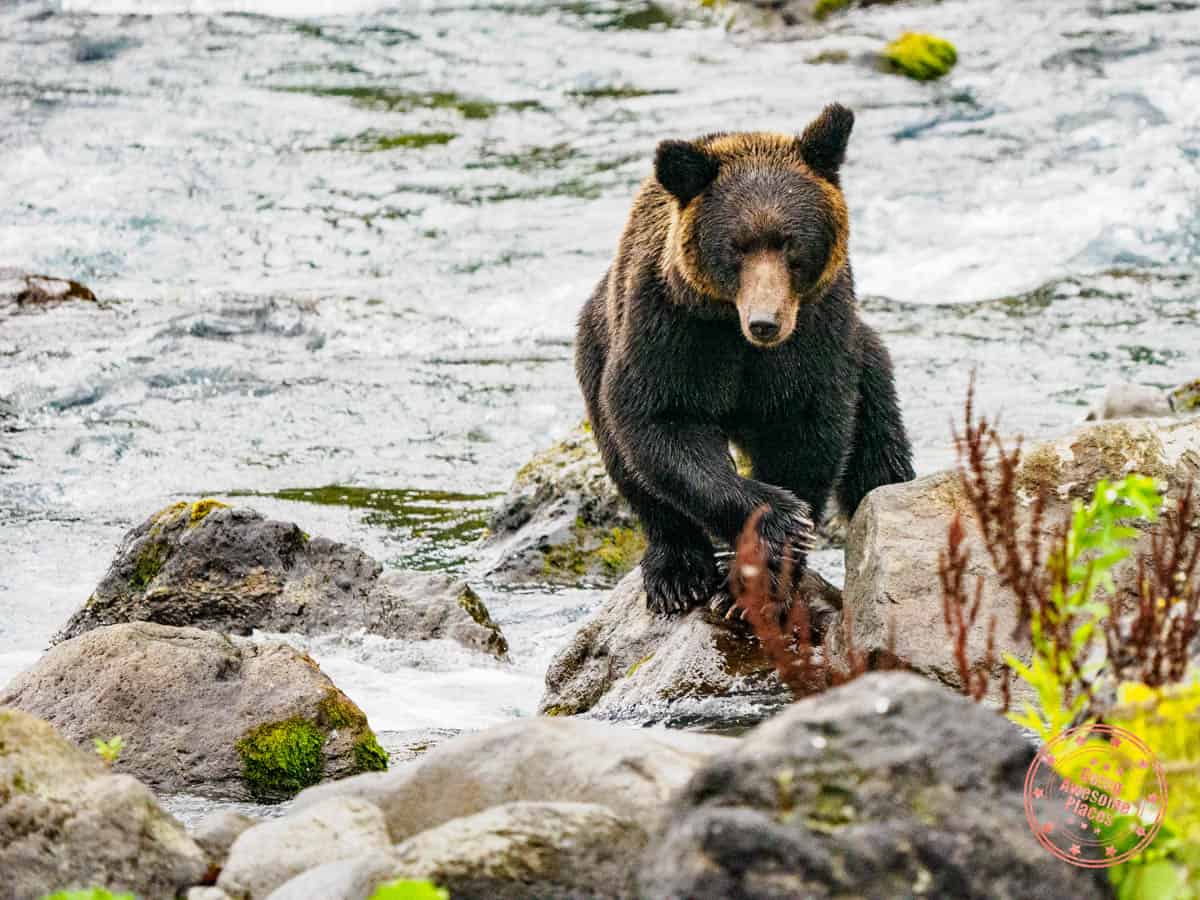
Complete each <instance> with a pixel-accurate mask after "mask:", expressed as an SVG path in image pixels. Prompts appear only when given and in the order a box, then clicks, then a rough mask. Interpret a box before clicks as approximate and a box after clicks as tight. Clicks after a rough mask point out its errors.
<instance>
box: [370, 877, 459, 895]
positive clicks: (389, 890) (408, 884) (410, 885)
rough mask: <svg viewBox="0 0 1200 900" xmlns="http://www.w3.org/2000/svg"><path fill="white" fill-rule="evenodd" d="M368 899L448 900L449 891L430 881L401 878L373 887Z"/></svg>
mask: <svg viewBox="0 0 1200 900" xmlns="http://www.w3.org/2000/svg"><path fill="white" fill-rule="evenodd" d="M370 900H450V893H449V891H447V890H445V889H444V888H440V887H438V886H437V885H436V884H434V883H433V882H431V881H406V880H403V879H401V880H398V881H389V882H387V883H386V884H381V885H380V886H379V887H377V888H375V893H373V894H372V895H371V897H370Z"/></svg>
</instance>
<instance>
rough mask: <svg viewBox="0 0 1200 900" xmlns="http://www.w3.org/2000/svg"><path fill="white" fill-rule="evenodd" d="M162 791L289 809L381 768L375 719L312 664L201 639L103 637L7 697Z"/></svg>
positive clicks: (173, 634) (133, 631) (123, 631)
mask: <svg viewBox="0 0 1200 900" xmlns="http://www.w3.org/2000/svg"><path fill="white" fill-rule="evenodd" d="M0 704H5V705H9V706H14V707H18V708H20V709H23V710H25V711H26V712H30V713H33V714H34V715H37V716H40V717H42V718H44V719H46V720H48V721H50V722H51V723H53V724H54V725H55V726H56V727H58V728H59V729H60V730H61V731H62V732H63V733H64V734H65V735H66V736H67V737H68V738H70V739H71V740H73V741H75V742H76V743H77V744H81V745H83V746H85V747H90V746H91V745H92V741H93V739H95V738H99V739H102V740H108V739H109V738H112V737H114V736H120V737H121V738H122V739H123V742H124V746H123V748H122V750H121V754H120V757H119V758H118V759H117V761H116V763H115V769H116V770H117V771H119V772H127V773H129V774H131V775H135V776H137V777H138V778H140V779H142V780H143V781H145V782H146V783H147V784H149V785H151V786H152V787H154V788H156V789H158V790H162V791H189V792H191V793H195V794H201V795H205V796H212V797H226V798H233V799H245V798H249V797H255V798H259V799H268V800H269V799H279V798H281V797H286V796H290V795H291V794H294V793H296V792H297V791H298V790H300V789H301V788H304V787H307V786H308V785H310V784H315V783H316V782H317V781H320V780H321V779H323V778H340V777H343V776H346V775H352V774H355V773H358V772H362V771H366V770H373V769H383V768H386V766H387V755H386V754H385V753H384V751H383V750H382V749H381V748H380V747H379V744H378V743H377V742H376V740H375V736H374V734H372V732H371V729H370V727H369V726H368V724H367V719H366V716H364V715H363V713H362V711H361V710H360V709H359V708H358V707H357V706H355V705H354V703H353V702H352V701H351V700H350V699H349V698H348V697H346V695H345V694H343V693H342V692H341V691H339V690H338V689H337V688H336V687H335V686H334V684H333V682H332V681H330V680H329V678H327V677H326V676H325V674H324V673H322V672H321V670H320V669H319V668H318V667H317V664H316V663H314V662H313V660H312V659H311V658H310V657H309V656H308V655H307V654H304V653H300V652H299V651H297V650H295V649H293V648H291V647H289V646H287V645H285V644H256V643H253V642H251V641H249V640H246V639H244V638H230V637H227V636H226V635H222V634H217V633H215V632H211V631H202V630H201V629H199V628H171V627H168V626H165V625H154V624H151V623H149V622H137V623H132V624H128V625H111V626H108V627H105V628H97V629H94V630H92V631H89V632H87V633H85V634H83V635H81V636H79V637H77V638H73V639H72V640H69V641H66V642H64V643H61V644H59V645H58V646H56V647H54V648H53V649H51V650H50V651H49V652H48V653H46V655H45V656H43V657H42V658H41V659H40V660H39V661H38V662H37V664H36V665H34V667H33V668H32V669H30V670H29V671H27V672H24V673H22V674H21V675H18V676H17V677H16V678H15V679H13V681H12V682H10V683H9V685H8V686H7V687H6V688H5V689H4V690H3V692H2V693H0Z"/></svg>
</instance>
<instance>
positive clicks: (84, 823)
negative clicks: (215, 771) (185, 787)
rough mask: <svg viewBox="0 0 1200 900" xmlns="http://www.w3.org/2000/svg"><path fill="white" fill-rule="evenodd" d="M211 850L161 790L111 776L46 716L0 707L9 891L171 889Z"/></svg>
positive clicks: (2, 841)
mask: <svg viewBox="0 0 1200 900" xmlns="http://www.w3.org/2000/svg"><path fill="white" fill-rule="evenodd" d="M206 869H207V861H206V860H205V856H204V853H203V852H202V851H201V850H200V848H199V847H197V846H196V844H195V843H194V842H193V841H192V840H191V838H189V837H188V836H187V834H186V832H185V831H184V830H183V826H182V825H180V824H179V823H178V822H176V821H175V819H173V818H172V817H171V816H170V815H168V814H167V813H166V812H164V811H163V810H162V809H161V808H160V807H159V805H158V802H157V801H156V800H155V799H154V795H153V794H152V793H150V791H149V790H148V789H147V788H146V787H145V786H144V785H142V784H141V783H139V782H138V781H137V780H136V779H134V778H131V777H129V776H128V775H114V774H112V773H111V772H109V770H108V769H107V767H106V766H105V765H104V764H103V763H102V762H101V761H100V758H99V757H98V756H96V754H94V753H91V752H88V751H84V750H81V749H79V748H78V747H76V746H74V745H73V744H72V743H70V742H69V741H67V740H66V739H65V738H63V737H62V736H61V735H60V734H59V733H58V732H57V731H55V729H54V728H53V727H52V726H51V725H50V724H49V723H47V722H44V721H42V720H40V719H37V718H35V717H33V716H31V715H28V714H27V713H24V712H22V711H20V710H16V709H9V708H0V873H3V895H4V896H5V897H6V898H12V900H35V898H39V897H42V896H44V895H45V894H48V893H50V892H51V891H56V890H61V889H65V888H71V887H77V888H83V887H88V886H91V885H97V884H102V885H105V886H107V887H108V888H110V889H111V890H113V891H131V892H133V893H134V894H136V895H138V896H140V897H174V896H175V895H176V894H177V893H178V892H180V891H182V890H185V889H186V888H187V887H188V886H189V885H193V884H197V883H199V882H200V881H201V880H202V879H203V877H204V874H205V871H206Z"/></svg>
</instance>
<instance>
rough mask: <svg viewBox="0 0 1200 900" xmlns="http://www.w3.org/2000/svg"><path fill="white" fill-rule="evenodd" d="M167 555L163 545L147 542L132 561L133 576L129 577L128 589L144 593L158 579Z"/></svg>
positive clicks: (156, 542)
mask: <svg viewBox="0 0 1200 900" xmlns="http://www.w3.org/2000/svg"><path fill="white" fill-rule="evenodd" d="M168 555H169V552H168V550H167V547H166V545H165V544H161V543H159V542H158V541H154V540H148V541H147V542H146V544H145V546H143V547H142V549H141V550H139V551H138V555H137V557H136V558H135V559H134V561H133V574H132V575H131V576H130V577H129V586H130V588H132V589H133V590H135V591H144V590H145V589H146V587H147V586H148V585H149V584H150V582H152V581H153V580H154V579H155V578H157V577H158V573H159V572H161V571H162V567H163V565H164V564H165V563H166V561H167V556H168Z"/></svg>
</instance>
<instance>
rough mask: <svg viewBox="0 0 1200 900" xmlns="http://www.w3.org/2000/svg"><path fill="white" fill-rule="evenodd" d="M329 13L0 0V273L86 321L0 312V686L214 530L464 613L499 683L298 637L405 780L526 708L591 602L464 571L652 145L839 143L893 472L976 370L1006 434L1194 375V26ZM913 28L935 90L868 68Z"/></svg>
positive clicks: (436, 6)
mask: <svg viewBox="0 0 1200 900" xmlns="http://www.w3.org/2000/svg"><path fill="white" fill-rule="evenodd" d="M328 8H329V5H328V4H323V3H320V2H317V0H302V2H296V3H287V2H283V0H242V2H228V3H226V2H221V0H211V2H195V3H185V2H137V0H69V2H63V3H61V4H48V3H40V2H33V3H26V2H18V3H13V2H3V0H0V122H3V127H2V128H0V266H16V267H19V268H21V269H24V270H27V271H35V272H45V273H47V274H54V275H60V276H65V277H71V278H75V279H78V280H80V281H83V282H85V283H87V284H88V285H89V286H90V287H92V288H93V289H94V290H95V291H96V293H97V295H98V296H99V297H100V299H101V301H102V302H101V304H99V305H98V306H97V305H93V304H87V303H79V304H75V305H64V306H61V307H58V308H55V309H52V310H49V311H44V312H34V313H21V314H18V315H10V316H8V317H6V318H0V404H3V405H4V406H5V407H6V408H7V409H8V410H9V412H10V414H9V415H6V417H3V418H0V683H3V682H4V681H5V680H7V678H9V677H10V676H11V675H12V674H14V673H15V672H17V671H19V670H21V669H22V668H24V667H26V666H28V665H30V664H31V663H32V662H33V661H34V660H35V659H36V658H37V656H38V655H39V653H40V652H41V651H42V650H43V649H44V648H45V646H46V643H47V640H48V639H49V637H50V635H51V634H52V633H53V632H54V631H55V630H56V628H57V627H58V626H59V625H61V624H62V622H63V621H64V620H65V619H66V618H67V616H68V615H69V614H70V612H71V611H72V610H73V609H75V608H76V607H77V606H78V605H79V604H81V603H82V602H83V601H84V599H85V598H86V597H87V596H88V594H89V592H90V591H91V589H92V587H93V586H94V585H95V584H96V583H97V582H98V581H99V579H100V577H101V575H102V574H103V572H104V570H105V568H106V566H107V564H108V562H109V560H110V559H111V557H112V554H113V551H114V548H115V546H116V544H117V542H118V541H119V539H120V537H121V535H122V534H123V533H124V531H125V530H126V529H128V528H129V527H131V526H132V525H134V524H136V523H137V522H140V521H141V520H143V519H144V518H146V517H147V516H148V515H149V514H150V513H152V512H153V511H155V510H156V509H158V508H160V507H162V506H165V505H167V504H169V503H171V502H174V501H176V500H178V499H185V498H195V497H196V496H199V495H204V496H209V495H211V496H216V497H220V498H222V499H226V500H227V501H231V502H238V503H245V504H247V505H251V506H254V507H256V508H258V509H259V510H261V511H263V512H264V513H267V514H270V515H273V516H277V517H281V518H285V519H289V520H293V521H297V522H299V523H300V524H301V526H302V527H303V528H304V529H305V530H306V531H308V532H309V533H311V534H321V535H325V536H328V537H332V538H336V539H340V540H344V541H348V542H351V543H355V544H358V545H360V546H362V547H363V548H364V549H366V550H367V551H368V552H370V553H372V554H373V555H375V556H377V557H379V558H380V559H383V560H385V561H386V562H387V563H388V564H390V565H395V566H417V567H422V568H443V569H447V570H450V571H455V572H461V573H464V574H466V575H467V576H468V577H469V578H471V579H472V580H473V583H475V584H476V585H477V586H478V588H479V589H480V591H481V593H482V594H483V596H484V597H485V599H486V600H487V602H488V604H489V606H490V608H491V609H492V612H493V614H494V615H495V617H496V618H497V619H498V620H499V621H500V622H501V624H502V626H503V627H504V629H505V631H506V633H507V635H508V637H509V641H510V644H511V646H512V662H511V663H507V664H502V663H493V662H489V661H484V660H481V659H480V657H478V656H475V655H472V654H470V653H467V652H466V651H463V650H461V649H458V648H456V647H455V646H451V645H448V644H442V643H433V644H423V645H416V644H411V643H405V642H397V641H382V640H362V639H356V638H352V637H351V638H344V639H338V640H332V639H328V640H322V641H315V642H312V644H311V649H312V650H313V652H314V654H315V655H316V656H317V658H318V659H319V660H320V662H321V664H322V666H323V668H325V670H326V671H327V672H328V673H329V674H330V675H331V676H332V677H333V679H334V680H335V681H336V682H337V683H338V685H339V686H340V687H342V688H343V689H344V690H346V691H347V692H348V693H349V694H350V695H351V696H352V697H353V698H354V699H355V700H356V701H357V702H358V703H359V704H360V705H361V706H362V707H363V708H364V709H365V710H366V712H367V713H368V715H369V717H370V720H371V723H372V725H373V726H374V727H375V728H376V730H378V731H380V732H382V733H383V735H382V737H383V738H384V741H385V743H386V744H387V745H388V746H389V747H390V748H391V749H392V750H393V751H395V752H396V753H397V754H398V755H402V754H403V753H404V752H405V751H406V748H409V747H411V746H412V745H413V744H416V743H424V742H428V740H429V739H430V738H434V739H436V737H437V736H439V735H442V734H447V733H452V732H454V731H457V730H462V729H474V728H479V727H482V726H485V725H487V724H491V723H494V722H498V721H503V720H505V719H507V718H511V717H513V716H520V715H529V714H532V713H533V712H534V711H535V709H536V704H537V700H538V697H539V695H540V692H541V680H542V675H543V673H544V670H545V667H546V664H547V662H548V661H549V659H550V657H551V656H552V655H553V653H554V652H555V651H556V650H557V649H558V648H559V647H561V646H562V645H563V643H564V642H565V641H566V640H567V638H568V637H569V635H570V634H571V632H572V630H573V627H574V625H575V624H577V623H578V621H579V619H580V618H581V617H582V616H584V615H585V614H586V613H587V611H588V610H589V609H591V608H593V607H594V605H595V604H596V602H597V601H598V598H599V596H600V595H599V594H598V593H597V592H594V591H586V590H575V591H550V590H531V591H522V592H505V591H500V590H498V589H496V588H495V587H494V586H491V585H489V584H487V583H486V581H485V580H483V579H481V578H480V577H479V575H478V570H477V569H476V568H475V567H474V562H475V557H474V551H473V549H472V542H473V541H474V540H475V539H476V538H477V537H478V536H479V535H480V534H481V533H482V530H483V527H484V524H485V522H486V518H487V514H488V511H489V509H490V507H491V506H492V505H493V504H494V502H495V496H496V494H497V492H502V491H503V490H504V489H505V488H506V487H507V485H508V483H509V481H510V480H511V478H512V475H513V473H514V472H515V471H516V469H517V468H519V467H520V466H521V465H522V464H523V463H524V462H525V461H526V460H527V459H528V458H529V457H530V455H531V454H532V453H533V452H535V451H536V450H538V449H539V448H541V447H544V446H545V445H547V444H549V443H551V442H552V441H553V440H554V439H556V438H557V437H558V436H561V435H562V434H563V433H565V432H566V431H567V430H568V429H569V428H570V427H571V425H572V424H573V423H575V422H577V421H578V420H579V418H580V417H581V415H582V403H581V401H580V398H579V396H578V391H577V388H576V387H575V383H574V379H573V375H572V370H571V353H572V340H573V324H574V318H575V315H576V313H577V311H578V309H579V306H580V304H581V303H582V301H583V300H584V298H585V297H586V296H587V294H588V292H589V291H590V289H591V287H592V286H593V284H594V283H595V282H596V280H597V279H598V278H599V277H600V276H601V274H602V273H603V271H604V269H605V266H606V265H607V262H608V260H609V258H610V256H611V254H612V251H613V248H614V246H615V243H616V239H617V235H618V233H619V231H620V229H621V226H622V224H623V222H624V219H625V215H626V213H627V210H628V206H629V202H630V199H631V196H632V194H633V192H634V190H635V189H636V186H637V184H638V182H639V181H640V180H641V179H642V178H644V177H645V176H646V175H647V174H648V172H649V165H650V159H651V156H652V153H653V149H654V146H655V143H656V142H657V141H658V140H660V139H662V138H665V137H687V136H694V135H698V134H701V133H705V132H708V131H714V130H736V129H750V128H754V129H773V130H791V131H798V130H799V129H801V128H802V127H803V126H804V124H805V123H806V122H807V121H809V120H810V119H811V118H812V117H813V116H814V115H815V114H816V113H817V112H818V111H819V110H820V108H821V107H822V106H823V105H824V104H825V103H827V102H830V101H832V100H838V101H840V102H842V103H845V104H846V105H848V106H851V107H852V108H854V109H855V111H856V113H857V116H858V118H857V125H856V127H855V131H854V135H853V138H852V140H851V147H850V154H849V159H848V162H847V164H846V167H845V169H844V170H843V181H844V185H845V190H846V194H847V197H848V200H849V203H850V207H851V216H852V242H851V257H852V260H853V263H854V267H855V274H856V280H857V284H858V290H859V294H860V297H861V298H862V307H863V314H864V316H865V317H866V318H867V319H868V320H869V321H871V322H873V323H874V324H875V325H876V326H877V327H878V328H879V329H880V330H881V331H882V332H883V334H884V336H885V338H886V340H887V342H888V344H889V346H890V348H891V351H892V354H893V357H894V358H895V362H896V366H897V378H898V384H899V389H900V392H901V395H902V401H903V405H904V410H905V414H906V417H907V421H908V425H909V429H910V432H911V434H912V436H913V440H914V444H915V446H916V453H917V462H918V468H919V469H920V470H921V471H922V472H926V471H931V470H933V469H935V468H938V467H941V466H944V465H946V464H947V463H949V462H950V461H951V458H952V456H951V453H950V450H949V440H948V439H949V432H950V423H951V422H952V420H953V419H954V418H955V417H956V415H957V412H958V410H959V408H960V405H961V401H962V398H963V396H964V393H965V388H966V384H967V381H968V378H969V376H970V372H971V371H972V369H975V370H977V372H978V382H979V403H980V405H981V407H982V408H983V409H984V410H986V411H988V412H990V413H999V414H1000V416H1001V420H1002V423H1003V426H1004V427H1005V428H1006V430H1008V431H1010V432H1016V431H1021V432H1024V433H1025V434H1027V435H1030V436H1044V435H1048V434H1053V433H1055V432H1058V431H1062V430H1064V429H1066V428H1068V427H1070V426H1071V425H1072V424H1074V423H1076V422H1078V421H1080V420H1081V419H1082V418H1083V416H1084V415H1085V414H1086V412H1087V409H1088V407H1089V405H1090V404H1093V403H1095V402H1096V401H1097V400H1098V399H1099V397H1100V396H1101V395H1102V394H1103V391H1104V388H1105V386H1106V385H1107V384H1109V383H1111V382H1117V381H1136V382H1142V383H1145V384H1152V385H1160V386H1168V385H1172V384H1175V383H1178V382H1180V381H1183V380H1185V379H1188V378H1194V377H1196V376H1197V375H1198V374H1200V373H1198V372H1197V371H1196V363H1197V352H1196V350H1197V347H1200V304H1198V303H1197V289H1198V285H1200V281H1198V280H1197V276H1196V268H1197V262H1200V120H1198V119H1197V116H1196V114H1195V110H1196V97H1197V96H1200V91H1198V90H1197V85H1200V5H1198V4H1196V3H1190V2H1180V0H1172V2H1165V0H1164V2H1153V0H1142V2H1133V0H1114V2H1109V0H1086V2H1085V0H1062V2H1055V3H1046V2H1044V0H947V2H944V3H941V4H937V5H915V6H909V5H900V6H892V7H875V8H872V9H870V10H866V11H860V12H856V13H852V14H850V15H847V16H843V17H839V18H835V19H833V20H831V22H830V23H829V24H827V25H825V26H822V27H820V28H814V29H799V30H796V31H793V32H783V33H778V32H777V33H773V34H768V33H764V32H763V31H761V30H758V29H756V28H754V27H752V23H751V22H750V21H749V19H750V17H749V16H748V15H747V14H746V13H735V14H734V16H735V18H734V21H733V22H732V23H731V21H730V11H729V9H725V10H717V11H707V10H704V9H701V8H699V7H696V8H694V9H682V10H681V9H680V8H677V7H665V6H658V5H654V4H649V3H637V2H633V3H606V2H595V3H593V2H588V0H576V2H535V0H498V2H472V0H464V2H441V3H407V4H396V3H389V4H379V3H370V2H356V3H353V4H339V5H338V9H339V10H340V12H339V14H338V15H335V16H328V15H323V14H322V13H323V12H324V10H326V9H328ZM905 30H917V31H930V32H934V33H936V34H939V35H942V36H944V37H946V38H948V39H950V40H951V41H953V42H954V43H955V44H956V45H957V47H958V51H959V63H958V65H957V67H956V68H955V69H954V70H953V72H952V73H951V74H950V75H949V76H948V77H947V78H945V79H943V80H942V81H939V82H936V83H932V84H919V83H916V82H913V81H909V80H907V79H904V78H901V77H897V76H894V75H887V74H883V73H880V72H878V71H876V69H875V67H874V66H873V65H872V64H871V63H870V61H869V56H870V54H871V53H873V52H874V51H876V50H878V48H879V47H881V46H882V45H883V43H885V42H886V41H887V40H890V39H891V38H892V37H895V36H897V35H898V34H899V33H901V32H902V31H905ZM231 498H232V500H231ZM185 811H186V810H185Z"/></svg>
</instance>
